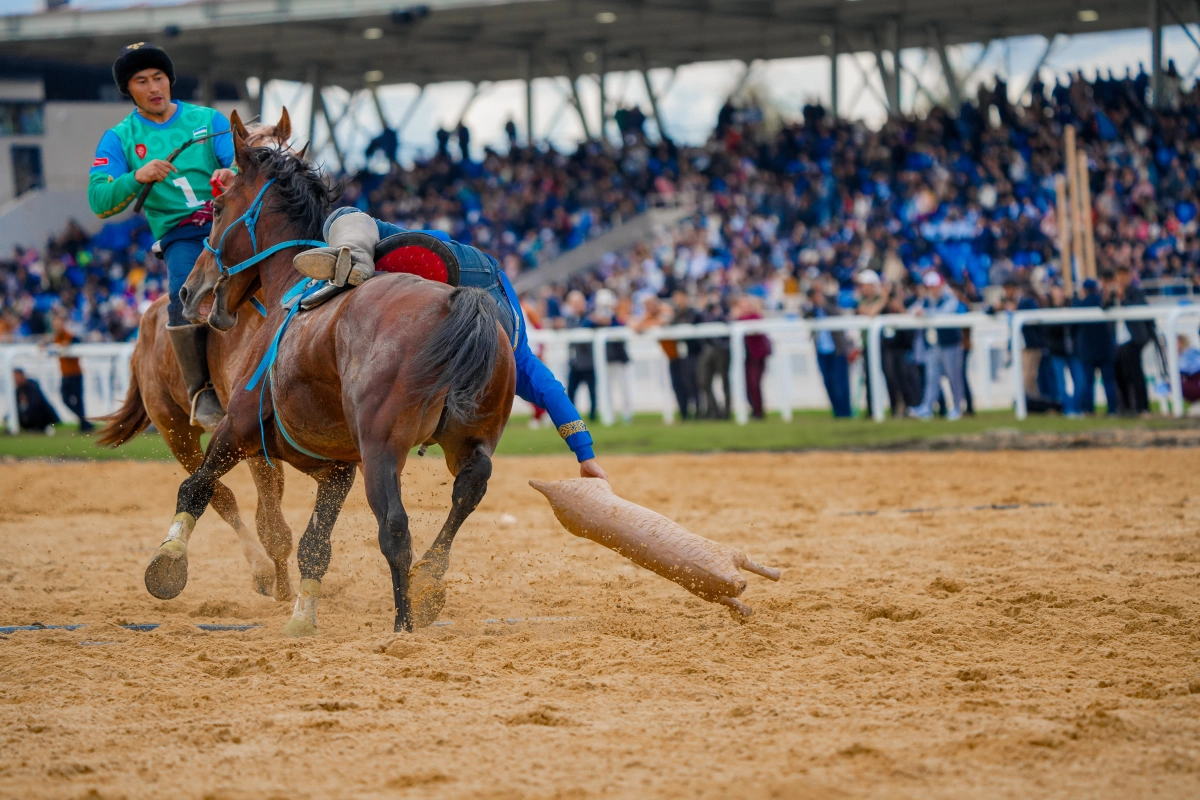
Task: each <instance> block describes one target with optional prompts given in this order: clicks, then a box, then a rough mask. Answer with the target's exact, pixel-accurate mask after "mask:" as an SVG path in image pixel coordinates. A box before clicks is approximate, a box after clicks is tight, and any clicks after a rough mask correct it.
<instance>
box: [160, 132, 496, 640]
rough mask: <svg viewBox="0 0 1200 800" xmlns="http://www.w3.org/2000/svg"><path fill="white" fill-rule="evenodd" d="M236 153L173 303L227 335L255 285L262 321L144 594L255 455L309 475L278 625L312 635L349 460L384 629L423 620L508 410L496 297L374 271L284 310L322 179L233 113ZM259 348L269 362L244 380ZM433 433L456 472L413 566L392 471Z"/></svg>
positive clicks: (176, 569) (317, 217)
mask: <svg viewBox="0 0 1200 800" xmlns="http://www.w3.org/2000/svg"><path fill="white" fill-rule="evenodd" d="M234 150H235V153H236V155H237V163H238V166H239V168H240V174H239V176H238V179H237V180H236V181H235V182H234V184H233V186H232V187H231V188H230V189H229V190H228V191H227V192H226V193H225V194H224V195H222V196H221V197H220V198H218V199H217V201H216V202H215V204H214V211H215V214H216V217H215V220H214V223H213V230H212V234H211V235H210V237H209V244H210V248H211V249H210V250H208V251H206V252H205V254H204V255H203V256H201V257H200V259H199V260H198V261H197V262H196V266H195V268H194V269H193V270H192V274H191V276H190V277H189V278H188V280H187V283H185V284H184V287H183V289H182V290H181V291H180V299H181V300H182V301H183V304H184V314H185V315H186V316H187V317H188V319H191V320H194V321H196V322H200V321H207V322H208V324H209V325H210V326H213V327H215V328H217V329H218V330H228V329H229V328H231V327H232V326H233V325H234V324H235V323H236V319H237V316H238V311H239V309H240V308H241V307H242V306H243V304H244V303H246V302H247V301H248V299H249V298H250V297H251V295H253V294H254V293H255V292H256V291H257V290H258V289H259V288H260V287H261V289H262V292H263V295H264V297H265V302H266V307H267V319H266V322H265V324H264V325H263V327H262V328H261V329H260V330H259V331H258V332H257V333H256V334H255V335H254V338H253V342H252V344H251V346H250V349H249V351H248V352H249V353H251V354H252V356H251V358H249V359H248V360H247V361H246V362H244V364H243V367H242V369H241V371H240V373H239V374H238V376H237V379H236V380H235V381H234V382H233V391H232V393H231V394H230V395H229V400H228V406H227V408H228V414H227V416H226V417H225V419H224V420H223V421H222V422H221V424H220V425H218V426H217V429H216V431H215V433H214V434H213V438H212V441H211V442H210V443H209V446H208V451H207V453H206V454H205V456H204V460H203V461H202V463H201V464H200V467H199V469H197V470H196V472H195V473H194V474H193V475H192V476H191V477H189V478H188V479H187V480H185V481H184V482H183V484H182V485H181V486H180V487H179V496H178V501H177V504H176V516H175V519H174V521H173V522H172V525H171V528H170V531H169V533H168V538H167V541H165V542H164V543H163V544H162V546H160V547H159V549H158V551H157V552H156V553H155V556H154V558H153V559H152V560H151V562H150V565H149V566H148V567H147V569H146V585H147V588H148V589H150V591H151V593H152V594H154V595H155V596H156V597H173V596H175V595H176V594H178V593H179V591H181V590H182V588H183V586H184V584H185V583H186V580H187V562H186V559H185V558H183V556H184V555H185V554H186V552H187V550H186V548H187V538H188V536H189V535H190V534H191V531H192V529H193V528H194V526H195V522H196V519H197V518H198V517H199V516H200V515H201V514H203V513H204V509H205V508H206V507H207V506H208V503H209V501H210V499H211V498H212V497H213V492H214V490H215V487H216V484H217V481H218V480H219V479H220V477H221V476H222V475H224V474H225V473H226V472H228V471H229V470H230V469H232V468H233V467H234V466H235V465H236V464H237V463H238V462H239V461H241V460H243V459H247V458H256V457H259V456H262V455H266V456H269V457H270V458H271V459H273V460H282V461H286V462H288V463H289V464H291V465H293V466H294V467H296V468H297V469H299V470H301V471H302V472H305V473H307V474H308V475H310V476H312V477H313V478H314V479H316V481H317V500H316V507H315V509H314V511H313V515H312V518H311V519H310V521H309V524H308V527H307V529H306V530H305V532H304V534H303V535H302V536H301V537H300V543H299V548H298V550H297V556H298V560H299V563H300V575H301V585H300V593H299V595H298V597H297V599H296V608H295V610H294V612H293V615H292V619H291V620H290V621H289V622H288V624H287V626H286V627H285V631H287V632H288V633H291V634H293V635H304V634H311V633H314V632H315V630H316V604H317V597H318V595H319V592H320V581H321V579H322V578H323V577H324V575H325V571H326V570H327V569H328V566H329V559H330V534H331V532H332V528H333V525H334V522H335V521H336V519H337V516H338V514H339V512H340V510H341V506H342V503H343V501H344V500H345V497H346V495H347V493H348V492H349V491H350V487H351V485H352V484H353V482H354V473H355V465H356V464H361V467H362V471H363V478H364V480H365V482H366V492H367V499H368V501H369V503H370V505H371V508H372V510H373V511H374V512H375V516H376V519H377V521H378V524H379V545H380V549H381V551H382V552H383V555H384V557H385V558H386V560H387V563H388V567H389V568H390V570H391V576H392V589H393V598H394V601H395V606H396V618H395V629H396V630H397V631H402V630H404V631H409V630H412V628H413V627H414V625H416V626H421V625H425V624H429V623H430V622H432V621H433V620H434V619H435V618H436V615H437V613H438V611H440V610H441V608H442V605H443V604H444V603H445V591H444V589H443V588H442V578H443V576H444V574H445V572H446V569H447V568H448V566H449V559H450V547H451V545H452V543H453V541H454V536H455V534H456V533H457V532H458V530H459V528H460V527H461V526H462V524H463V522H464V521H465V520H466V518H467V516H468V515H469V514H470V513H471V512H472V511H474V509H475V507H476V506H477V505H478V504H479V501H480V500H481V499H482V498H483V495H484V493H485V492H486V490H487V481H488V478H489V477H490V476H491V469H492V467H491V455H492V453H493V452H494V450H495V447H496V444H497V442H499V440H500V435H501V433H502V432H503V430H504V426H505V424H506V423H507V421H508V415H509V412H510V411H511V408H512V401H513V393H514V390H515V386H516V367H515V363H514V360H513V356H512V348H511V346H510V345H509V342H508V338H507V336H506V335H505V333H504V330H503V328H502V327H501V326H500V324H499V321H498V319H497V315H496V309H495V304H494V302H493V301H492V299H491V298H490V297H489V296H488V295H487V294H486V293H484V292H483V291H481V290H477V289H466V288H458V289H453V290H452V289H451V288H450V287H448V286H446V285H444V284H439V283H434V282H431V281H427V280H424V279H421V278H417V277H415V276H412V275H402V274H385V275H379V276H377V277H375V278H373V279H371V280H369V281H367V282H366V283H364V284H363V285H361V286H359V287H357V288H355V289H354V290H352V291H348V292H345V293H343V294H340V295H338V296H336V297H334V298H333V299H331V300H329V301H328V302H326V303H325V304H324V305H320V306H318V307H316V308H314V309H312V310H309V311H304V312H301V313H296V314H294V315H293V314H291V313H290V312H289V309H288V308H285V307H284V306H283V300H284V297H285V295H287V293H288V292H289V290H290V289H292V287H293V286H294V285H296V284H297V283H298V282H299V281H302V280H303V279H302V278H301V276H300V275H299V274H298V273H297V272H295V270H294V269H293V268H292V257H293V256H294V255H295V253H296V252H297V250H296V247H297V246H303V245H307V244H309V243H310V242H311V241H313V240H314V237H316V236H318V235H319V233H320V231H321V224H322V222H323V220H324V218H325V216H326V213H327V211H328V207H329V201H330V193H329V190H328V188H327V187H326V185H325V183H324V182H323V180H322V178H321V176H320V175H319V173H318V172H317V171H316V170H315V169H313V168H312V167H311V166H309V165H308V164H306V163H305V162H304V161H303V160H301V159H299V158H296V157H295V156H294V155H291V154H288V153H284V152H281V151H278V150H272V149H268V148H255V147H247V146H246V144H245V130H244V128H242V126H241V124H240V122H235V124H234ZM248 219H249V220H250V222H249V223H247V220H248ZM248 225H252V226H253V227H254V228H255V238H254V239H253V240H252V238H251V235H250V231H249V230H247V226H248ZM273 342H278V347H277V350H276V347H275V346H274V345H273ZM272 352H277V357H275V358H274V359H273V361H272V360H270V358H269V354H270V353H272ZM263 358H268V361H267V362H266V363H268V364H273V366H271V367H270V369H269V370H267V371H266V372H265V374H264V375H263V376H262V378H261V382H260V384H257V385H255V387H254V389H253V390H250V389H248V388H247V384H248V381H249V379H250V374H251V372H252V371H253V367H254V365H255V364H258V363H260V360H261V359H263ZM430 442H436V443H438V444H440V445H441V447H442V449H443V450H444V451H445V455H446V463H447V465H448V466H449V468H450V472H451V473H453V474H454V475H455V476H456V477H455V481H454V490H453V506H452V508H451V511H450V514H449V516H448V517H447V519H446V522H445V524H444V525H443V526H442V529H441V531H440V532H439V533H438V536H437V538H436V539H435V540H434V542H433V544H432V545H431V546H430V548H429V550H428V551H427V552H426V554H425V556H424V558H422V559H421V560H420V561H419V562H417V563H416V564H415V565H414V564H413V563H412V558H413V552H412V539H411V534H410V531H409V523H408V514H407V513H406V512H405V510H404V505H403V503H402V501H401V486H400V475H401V472H402V471H403V468H404V464H405V461H406V460H407V458H408V455H409V452H410V451H411V449H412V448H413V447H415V446H416V445H419V444H422V443H430Z"/></svg>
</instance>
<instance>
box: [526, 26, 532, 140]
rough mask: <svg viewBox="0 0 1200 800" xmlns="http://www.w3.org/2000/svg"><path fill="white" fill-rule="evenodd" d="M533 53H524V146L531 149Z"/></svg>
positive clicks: (529, 51) (528, 51)
mask: <svg viewBox="0 0 1200 800" xmlns="http://www.w3.org/2000/svg"><path fill="white" fill-rule="evenodd" d="M533 140H534V134H533V51H532V50H527V51H525V145H526V146H527V147H533Z"/></svg>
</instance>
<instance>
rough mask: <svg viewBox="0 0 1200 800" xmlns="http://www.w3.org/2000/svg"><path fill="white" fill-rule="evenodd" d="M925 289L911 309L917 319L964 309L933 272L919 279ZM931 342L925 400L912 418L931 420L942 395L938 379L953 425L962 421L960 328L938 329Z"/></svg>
mask: <svg viewBox="0 0 1200 800" xmlns="http://www.w3.org/2000/svg"><path fill="white" fill-rule="evenodd" d="M922 284H923V285H924V286H925V292H926V295H925V302H924V303H923V304H922V305H920V306H916V307H915V313H917V314H918V315H919V316H942V315H950V314H961V313H964V312H965V308H966V307H965V306H964V305H963V304H962V302H961V301H960V300H959V299H958V296H957V295H956V294H954V292H953V291H951V289H950V287H949V286H947V285H946V282H945V280H944V279H943V278H942V276H941V275H940V274H938V273H937V272H927V273H925V277H924V278H923V279H922ZM932 336H933V341H932V342H930V343H929V347H928V348H926V362H925V363H926V366H925V398H924V399H923V400H922V401H921V405H920V406H918V407H917V408H916V409H914V410H913V415H914V416H916V417H919V418H920V419H931V418H932V417H933V404H934V403H935V402H937V399H938V395H940V394H941V393H942V378H943V377H945V378H946V379H947V381H949V383H950V403H951V405H950V408H948V409H947V412H946V419H948V420H950V421H951V422H953V421H954V420H957V419H959V418H961V417H962V404H963V398H964V394H965V390H964V388H963V364H962V358H963V350H962V329H961V328H938V329H937V330H936V331H935V332H933V333H932Z"/></svg>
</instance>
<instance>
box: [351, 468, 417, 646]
mask: <svg viewBox="0 0 1200 800" xmlns="http://www.w3.org/2000/svg"><path fill="white" fill-rule="evenodd" d="M400 452H401V453H402V455H400V456H397V455H396V454H394V453H391V452H388V451H386V450H381V451H379V452H375V453H372V454H369V455H367V456H366V457H365V458H364V459H363V462H362V467H363V478H364V479H365V483H366V489H367V502H368V503H370V505H371V510H372V511H374V512H375V519H376V520H377V521H378V522H379V551H380V552H381V553H383V557H384V559H385V560H386V561H387V563H388V569H390V570H391V573H392V597H393V599H394V600H395V603H396V621H395V625H394V630H395V631H396V632H397V633H400V632H411V631H412V629H413V620H412V610H411V607H410V605H409V594H408V571H409V567H411V566H412V558H413V552H412V533H411V531H410V530H409V527H408V512H406V511H405V510H404V504H403V503H402V502H401V499H400V473H401V471H402V470H403V468H404V456H405V455H407V453H408V449H407V448H404V449H403V450H401V451H400Z"/></svg>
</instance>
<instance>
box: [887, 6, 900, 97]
mask: <svg viewBox="0 0 1200 800" xmlns="http://www.w3.org/2000/svg"><path fill="white" fill-rule="evenodd" d="M883 30H884V46H885V47H886V48H887V50H888V51H889V52H890V53H891V54H892V69H891V73H890V77H891V79H892V85H891V86H890V87H889V92H888V93H889V94H890V95H891V100H892V103H893V108H894V109H895V112H896V113H897V114H899V113H900V20H898V19H893V20H889V21H888V23H887V25H885V26H884V29H883Z"/></svg>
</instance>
